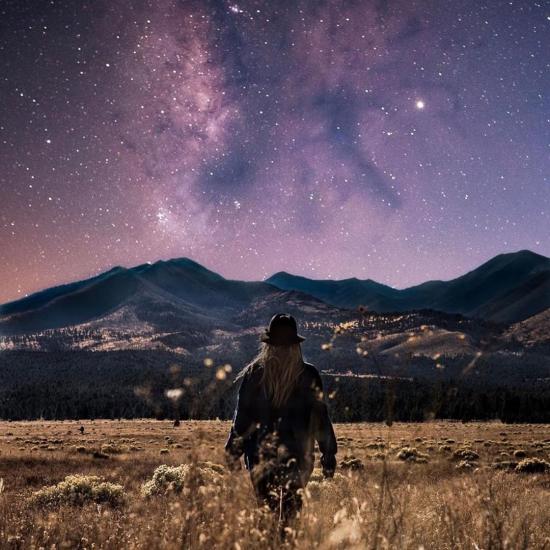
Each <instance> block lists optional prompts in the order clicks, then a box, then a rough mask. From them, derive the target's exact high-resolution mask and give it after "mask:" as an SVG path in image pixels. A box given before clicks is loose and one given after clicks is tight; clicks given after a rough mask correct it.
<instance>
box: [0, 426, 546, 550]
mask: <svg viewBox="0 0 550 550" xmlns="http://www.w3.org/2000/svg"><path fill="white" fill-rule="evenodd" d="M81 426H82V427H83V428H84V433H81V431H80V427H81ZM228 429H229V424H228V423H227V422H217V421H212V422H182V423H181V425H180V426H179V427H174V426H173V425H172V423H171V422H167V421H166V422H161V421H153V420H143V421H120V422H119V421H101V420H96V421H83V422H74V421H67V422H45V421H44V422H9V423H7V422H4V423H0V547H1V548H41V547H43V548H148V549H155V548H205V549H210V548H224V549H225V548H228V549H229V548H233V549H235V550H239V549H245V548H269V547H277V546H278V545H279V543H278V542H277V539H276V537H275V536H274V535H273V533H274V529H275V527H274V522H273V520H272V517H271V515H270V514H268V513H266V511H265V510H261V509H257V507H256V505H255V502H254V499H253V495H252V491H251V488H250V483H249V480H248V477H247V473H246V472H245V471H242V472H239V473H237V474H235V475H233V476H229V475H228V473H227V471H225V470H224V469H223V467H220V466H218V465H223V464H224V461H223V444H224V441H225V437H226V435H227V432H228ZM335 429H336V433H337V437H338V441H339V454H338V459H339V462H340V463H341V466H340V468H339V470H338V474H337V475H336V476H335V478H334V479H333V480H331V481H322V480H321V478H320V476H319V472H318V471H315V472H314V476H313V481H311V482H310V484H309V485H308V488H307V490H306V495H305V505H304V509H303V512H302V514H301V517H300V519H299V520H298V521H297V522H296V524H295V525H293V528H292V529H290V530H289V531H288V533H287V537H286V542H285V543H284V545H286V546H288V547H293V546H296V547H299V548H313V547H315V548H415V549H418V548H426V549H428V548H430V549H431V548H433V549H436V548H437V549H447V548H449V549H451V548H472V549H478V548H479V549H491V550H492V549H501V548H502V549H503V548H510V549H512V548H513V549H516V548H550V472H549V471H548V470H546V471H543V470H544V468H545V462H543V461H550V426H547V425H503V424H499V423H471V424H461V423H454V422H433V423H425V424H394V425H393V426H391V427H387V426H385V425H382V424H338V425H336V426H335ZM163 464H165V465H168V466H173V467H177V466H180V465H182V464H190V465H191V466H190V467H187V466H186V467H180V468H174V469H171V468H163V469H160V470H157V474H156V476H155V478H154V479H153V474H154V472H155V470H156V469H157V468H158V467H159V466H161V465H163ZM67 476H77V477H71V478H68V479H67V480H66V481H65V482H64V480H65V478H66V477H67ZM79 476H80V477H79ZM81 476H95V478H94V477H92V478H89V477H81ZM60 482H62V483H61V485H58V486H57V487H55V488H53V489H48V490H43V489H44V487H48V486H55V485H56V484H59V483H60ZM147 482H149V483H148V484H147ZM144 484H147V485H145V487H144Z"/></svg>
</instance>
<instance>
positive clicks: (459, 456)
mask: <svg viewBox="0 0 550 550" xmlns="http://www.w3.org/2000/svg"><path fill="white" fill-rule="evenodd" d="M453 458H454V459H456V460H468V461H472V460H477V459H478V458H479V455H478V454H477V453H476V452H475V451H474V450H473V449H470V448H469V447H460V448H459V449H456V451H455V452H454V453H453Z"/></svg>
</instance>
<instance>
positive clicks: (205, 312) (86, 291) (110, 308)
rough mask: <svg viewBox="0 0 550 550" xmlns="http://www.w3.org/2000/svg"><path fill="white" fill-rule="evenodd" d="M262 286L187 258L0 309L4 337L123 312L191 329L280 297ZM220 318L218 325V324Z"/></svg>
mask: <svg viewBox="0 0 550 550" xmlns="http://www.w3.org/2000/svg"><path fill="white" fill-rule="evenodd" d="M279 292H280V291H279V289H277V288H275V287H273V286H271V285H269V284H267V283H262V282H250V283H248V282H242V281H231V280H227V279H224V278H223V277H221V276H220V275H218V274H217V273H214V272H212V271H209V270H208V269H206V268H204V267H203V266H201V265H199V264H197V263H196V262H193V261H192V260H189V259H187V258H182V259H177V260H170V261H167V262H163V261H159V262H156V263H154V264H142V265H139V266H137V267H134V268H131V269H125V268H115V269H112V270H110V271H108V272H106V273H104V274H102V275H99V276H97V277H93V278H91V279H87V280H85V281H80V282H77V283H72V284H69V285H63V286H59V287H55V288H53V289H49V290H45V291H42V292H39V293H37V294H34V295H32V296H29V297H28V298H24V299H23V300H19V301H17V302H12V303H9V304H6V305H4V306H0V333H2V334H22V333H26V332H36V331H43V330H48V329H54V328H62V327H69V326H74V325H79V324H82V323H86V322H89V321H92V320H94V319H99V318H103V317H106V316H109V315H111V314H112V313H113V312H115V311H117V310H119V309H120V308H123V307H126V308H127V309H128V308H130V309H131V310H132V311H133V315H134V316H136V317H137V318H138V319H139V320H142V321H143V322H146V323H149V324H151V323H152V324H153V325H155V324H160V325H162V326H163V327H166V326H168V325H169V319H171V320H172V321H171V322H172V323H173V324H174V325H175V326H180V325H181V324H182V322H184V324H185V325H186V326H188V325H191V324H192V322H193V319H196V320H197V323H199V321H200V318H202V320H203V321H204V318H207V317H208V316H209V313H211V314H212V315H213V319H212V321H211V324H212V323H213V322H215V323H216V324H218V325H220V326H222V325H223V320H224V319H225V318H228V317H230V316H231V315H234V314H236V313H238V312H240V311H241V310H242V309H245V308H246V307H247V306H248V305H249V304H250V303H251V301H252V300H254V299H257V298H261V297H265V296H268V295H270V294H274V293H279ZM214 319H215V321H214Z"/></svg>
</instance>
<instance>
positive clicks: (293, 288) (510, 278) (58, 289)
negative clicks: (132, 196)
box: [0, 250, 550, 334]
mask: <svg viewBox="0 0 550 550" xmlns="http://www.w3.org/2000/svg"><path fill="white" fill-rule="evenodd" d="M281 292H295V293H297V295H298V296H299V297H300V299H301V300H303V302H304V303H306V302H307V301H308V300H309V302H311V301H312V300H313V301H320V302H322V303H324V304H326V305H328V306H331V307H335V308H340V309H347V310H350V309H357V307H359V306H365V307H366V308H367V309H369V310H372V311H377V312H382V313H383V312H396V311H414V310H421V309H431V310H436V311H442V312H445V313H453V314H454V313H458V314H463V315H466V316H470V317H479V318H482V319H485V320H489V321H494V322H499V323H512V322H518V321H522V320H524V319H526V318H527V317H530V316H532V315H536V314H537V313H539V312H540V311H543V310H544V309H547V308H548V307H550V259H549V258H546V257H545V256H542V255H539V254H536V253H534V252H531V251H527V250H521V251H518V252H515V253H506V254H499V255H497V256H495V257H494V258H491V259H490V260H488V261H487V262H485V263H483V264H481V265H480V266H478V267H477V268H476V269H473V270H471V271H469V272H468V273H466V274H464V275H462V276H460V277H457V278H455V279H451V280H449V281H437V280H434V281H426V282H424V283H421V284H419V285H415V286H412V287H409V288H406V289H394V288H392V287H390V286H387V285H384V284H381V283H378V282H376V281H373V280H372V279H365V280H361V279H358V278H356V277H351V278H347V279H342V280H323V279H309V278H307V277H304V276H298V275H292V274H290V273H288V272H286V271H280V272H277V273H275V274H274V275H272V276H271V277H269V278H268V279H266V280H265V281H239V280H235V279H226V278H225V277H223V276H222V275H220V274H218V273H216V272H214V271H212V270H210V269H208V268H206V267H204V266H202V265H201V264H199V263H198V262H196V261H194V260H192V259H190V258H187V257H181V258H173V259H170V260H159V261H156V262H154V263H149V262H148V263H143V264H139V265H137V266H135V267H130V268H126V267H122V266H115V267H113V268H111V269H109V270H107V271H105V272H104V273H101V274H99V275H96V276H94V277H90V278H88V279H84V280H81V281H74V282H72V283H68V284H64V285H58V286H55V287H51V288H48V289H44V290H41V291H39V292H36V293H34V294H31V295H30V296H28V297H25V298H22V299H20V300H16V301H12V302H8V303H6V304H4V305H0V333H4V334H8V333H25V332H38V331H42V330H48V329H56V328H63V327H68V326H74V325H80V324H83V323H87V322H90V321H93V320H94V319H100V318H103V317H106V316H109V315H112V314H113V312H116V311H117V310H118V309H120V308H122V307H125V306H131V307H132V308H134V309H135V310H139V311H140V313H141V315H142V316H143V317H144V318H145V317H147V309H148V308H149V309H150V310H151V311H155V312H156V317H155V318H156V319H158V318H159V317H163V320H162V325H163V326H166V325H167V324H169V318H170V314H169V313H168V312H169V311H172V313H173V314H174V315H175V317H177V318H178V319H180V317H182V318H184V319H187V321H186V322H185V323H186V325H187V323H189V324H192V318H193V317H194V316H197V317H204V316H206V317H207V318H208V317H210V316H212V317H213V318H216V319H222V318H223V319H230V318H232V317H233V316H235V315H239V314H241V313H242V312H243V311H246V310H247V308H250V307H252V304H253V303H256V302H261V301H262V300H264V301H265V300H267V301H268V302H269V300H271V299H275V300H279V302H278V303H281V307H283V306H284V302H280V296H279V293H281ZM146 304H147V307H146ZM312 307H318V304H317V305H314V306H312ZM180 320H181V319H180ZM222 325H223V323H222Z"/></svg>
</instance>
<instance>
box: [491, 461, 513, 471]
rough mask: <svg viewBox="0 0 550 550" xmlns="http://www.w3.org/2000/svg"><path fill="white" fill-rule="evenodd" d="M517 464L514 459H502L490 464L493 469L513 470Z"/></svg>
mask: <svg viewBox="0 0 550 550" xmlns="http://www.w3.org/2000/svg"><path fill="white" fill-rule="evenodd" d="M517 465H518V463H517V462H516V461H514V460H502V461H500V462H493V464H492V466H493V468H494V469H495V470H515V468H516V466H517Z"/></svg>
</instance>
